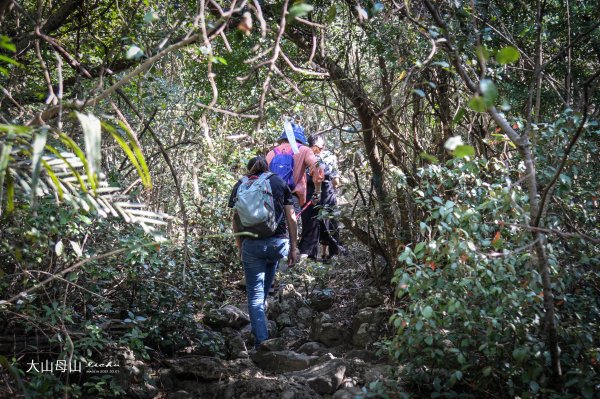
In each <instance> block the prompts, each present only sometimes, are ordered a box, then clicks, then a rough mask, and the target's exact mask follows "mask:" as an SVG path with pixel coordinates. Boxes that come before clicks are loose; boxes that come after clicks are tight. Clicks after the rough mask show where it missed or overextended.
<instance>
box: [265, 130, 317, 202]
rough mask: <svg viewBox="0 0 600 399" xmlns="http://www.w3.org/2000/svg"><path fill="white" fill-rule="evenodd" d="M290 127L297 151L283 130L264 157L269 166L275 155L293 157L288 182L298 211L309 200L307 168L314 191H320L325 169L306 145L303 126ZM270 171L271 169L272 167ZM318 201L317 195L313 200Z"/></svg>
mask: <svg viewBox="0 0 600 399" xmlns="http://www.w3.org/2000/svg"><path fill="white" fill-rule="evenodd" d="M291 128H292V129H293V136H294V139H295V142H296V145H297V148H298V152H297V153H294V151H293V144H291V143H290V142H289V140H288V135H287V134H286V132H285V130H284V132H283V133H282V134H281V136H280V137H279V139H278V140H277V141H278V145H277V146H276V147H275V148H273V149H272V150H271V151H269V153H268V154H267V157H266V158H267V162H268V163H269V166H270V167H271V166H272V165H271V162H272V161H273V159H274V158H275V156H276V155H281V154H284V155H286V154H289V155H291V156H292V157H293V171H292V176H291V178H290V179H289V181H288V184H289V185H290V189H291V190H292V194H293V197H295V200H294V201H297V204H295V205H296V212H299V211H300V209H299V208H300V207H302V206H303V205H304V204H305V203H306V201H307V200H310V198H308V199H307V198H306V172H307V170H308V173H309V175H310V176H311V177H312V179H313V182H314V183H315V188H316V189H315V192H316V193H320V192H321V183H322V182H323V180H324V179H325V171H324V169H323V168H322V167H321V165H320V164H319V162H318V160H317V157H316V156H315V154H314V152H313V150H312V149H311V148H310V147H309V146H308V142H307V141H306V137H305V135H304V128H303V127H302V126H300V125H297V124H294V123H292V124H291ZM271 171H273V168H272V167H271ZM282 178H283V179H284V180H286V178H285V177H283V176H282ZM318 201H319V198H318V196H317V197H315V199H314V200H313V202H315V203H317V202H318Z"/></svg>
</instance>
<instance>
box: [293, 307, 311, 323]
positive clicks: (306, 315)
mask: <svg viewBox="0 0 600 399" xmlns="http://www.w3.org/2000/svg"><path fill="white" fill-rule="evenodd" d="M313 314H314V312H313V310H312V309H311V308H309V307H308V306H302V307H301V308H300V309H298V311H297V312H296V317H297V318H298V319H300V320H302V321H303V322H305V323H307V324H310V322H311V321H312V317H313Z"/></svg>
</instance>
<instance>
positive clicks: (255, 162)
mask: <svg viewBox="0 0 600 399" xmlns="http://www.w3.org/2000/svg"><path fill="white" fill-rule="evenodd" d="M247 168H248V175H259V174H261V173H263V172H268V171H269V164H268V163H267V160H266V159H265V157H261V156H257V157H254V158H252V159H251V160H249V161H248V165H247Z"/></svg>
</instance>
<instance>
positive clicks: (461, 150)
mask: <svg viewBox="0 0 600 399" xmlns="http://www.w3.org/2000/svg"><path fill="white" fill-rule="evenodd" d="M452 155H454V157H455V158H464V157H472V156H474V155H475V148H473V147H472V146H470V145H466V144H463V145H459V146H457V147H456V149H455V150H454V152H453V153H452Z"/></svg>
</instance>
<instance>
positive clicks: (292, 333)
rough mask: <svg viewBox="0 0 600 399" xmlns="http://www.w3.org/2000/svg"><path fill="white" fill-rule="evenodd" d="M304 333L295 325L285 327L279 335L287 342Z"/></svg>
mask: <svg viewBox="0 0 600 399" xmlns="http://www.w3.org/2000/svg"><path fill="white" fill-rule="evenodd" d="M302 335H304V333H303V332H302V330H301V329H299V328H296V327H286V328H284V329H283V330H281V337H282V338H284V339H285V340H286V341H288V342H293V341H297V340H298V339H300V338H301V337H302Z"/></svg>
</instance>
